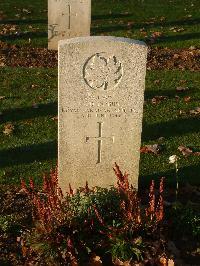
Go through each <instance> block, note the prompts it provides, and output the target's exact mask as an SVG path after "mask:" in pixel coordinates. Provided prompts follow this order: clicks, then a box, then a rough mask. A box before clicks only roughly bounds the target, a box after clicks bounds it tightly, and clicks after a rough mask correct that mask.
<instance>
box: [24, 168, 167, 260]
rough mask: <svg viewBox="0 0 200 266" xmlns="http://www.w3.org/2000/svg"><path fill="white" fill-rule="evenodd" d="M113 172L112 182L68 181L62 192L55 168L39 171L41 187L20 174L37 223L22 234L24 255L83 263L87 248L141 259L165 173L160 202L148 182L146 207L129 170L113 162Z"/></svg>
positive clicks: (156, 219) (156, 217) (158, 211)
mask: <svg viewBox="0 0 200 266" xmlns="http://www.w3.org/2000/svg"><path fill="white" fill-rule="evenodd" d="M114 172H115V175H116V177H117V186H116V187H111V188H110V189H105V188H98V187H95V188H89V186H88V183H87V182H86V185H85V187H83V188H79V189H78V190H76V192H75V191H74V190H73V188H72V187H71V186H70V185H69V193H67V194H66V195H63V193H62V191H61V189H60V188H59V186H58V174H57V169H55V170H54V171H51V173H50V175H49V176H46V175H45V176H43V186H42V191H39V190H37V189H36V187H35V185H34V182H33V180H32V179H30V183H29V187H27V186H26V184H25V182H24V181H23V180H22V182H21V184H22V189H23V191H24V192H25V193H26V194H27V195H28V197H29V198H30V200H31V202H32V208H33V218H34V221H35V228H33V230H32V231H31V232H30V233H29V234H27V235H26V236H25V243H26V245H27V247H29V248H28V249H27V252H26V254H25V257H26V260H29V261H30V259H32V257H33V254H37V256H38V257H40V259H42V260H45V261H46V262H47V263H54V261H55V260H57V261H60V263H64V264H66V263H69V265H70V263H71V264H72V263H78V262H80V263H85V261H86V260H87V258H88V257H89V256H90V254H94V253H99V254H103V253H104V254H106V253H109V252H110V253H111V254H112V256H113V258H115V257H117V258H120V259H122V260H126V259H130V258H134V259H136V260H137V261H140V260H141V259H142V258H143V256H145V255H144V254H145V252H144V250H145V249H147V248H148V247H147V245H146V244H144V243H145V241H144V238H145V234H146V235H147V231H148V233H152V232H153V231H154V232H155V230H157V229H158V228H159V226H158V225H159V224H160V223H161V222H162V220H163V198H162V193H163V179H162V180H161V184H160V198H159V200H158V204H157V205H156V204H155V188H154V182H152V184H151V187H150V193H149V206H148V207H147V208H146V209H145V211H144V208H141V203H140V200H139V198H138V195H137V191H136V189H134V188H133V186H132V185H130V184H129V181H128V174H126V173H125V174H122V172H121V170H120V168H119V166H118V165H117V164H115V167H114ZM146 225H148V229H150V230H147V226H146ZM152 228H154V230H153V231H151V230H152ZM74 265H75V264H74Z"/></svg>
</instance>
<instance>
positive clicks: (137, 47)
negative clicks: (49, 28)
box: [58, 37, 147, 191]
mask: <svg viewBox="0 0 200 266" xmlns="http://www.w3.org/2000/svg"><path fill="white" fill-rule="evenodd" d="M146 57H147V46H146V45H145V44H144V43H143V42H139V41H135V40H131V39H125V38H116V37H86V38H84V37H82V38H73V39H70V40H65V41H61V42H59V155H58V164H59V165H58V169H59V185H60V187H61V188H62V189H63V190H64V191H66V190H67V189H68V184H69V183H70V184H71V186H72V187H73V188H78V187H80V186H84V185H85V183H86V180H87V181H88V183H89V185H90V186H101V187H108V186H109V185H114V184H116V177H115V175H114V172H113V169H112V168H113V166H114V163H115V162H116V163H117V164H118V165H119V166H120V168H121V170H122V171H126V172H128V173H129V180H130V182H131V183H132V184H133V185H134V186H135V187H137V185H138V172H139V158H140V142H141V131H142V115H143V101H144V88H145V74H146Z"/></svg>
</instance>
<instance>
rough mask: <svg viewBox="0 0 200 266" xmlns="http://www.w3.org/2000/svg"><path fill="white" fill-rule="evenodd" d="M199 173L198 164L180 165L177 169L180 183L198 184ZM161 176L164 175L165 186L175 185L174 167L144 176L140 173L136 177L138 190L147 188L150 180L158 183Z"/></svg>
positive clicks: (199, 166)
mask: <svg viewBox="0 0 200 266" xmlns="http://www.w3.org/2000/svg"><path fill="white" fill-rule="evenodd" d="M199 173H200V164H198V165H190V166H186V167H181V168H180V169H179V179H180V180H179V182H180V184H184V183H190V184H193V185H200V179H199V177H200V175H199ZM161 177H165V184H166V185H167V186H173V187H175V184H176V180H175V169H171V170H169V171H166V172H158V173H155V174H149V175H145V176H142V175H140V176H139V179H138V188H139V190H141V189H144V188H149V185H150V183H151V180H155V182H156V184H157V185H158V184H159V182H160V179H161Z"/></svg>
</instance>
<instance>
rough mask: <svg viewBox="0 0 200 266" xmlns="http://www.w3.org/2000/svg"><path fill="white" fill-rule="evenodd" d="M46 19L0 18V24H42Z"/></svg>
mask: <svg viewBox="0 0 200 266" xmlns="http://www.w3.org/2000/svg"><path fill="white" fill-rule="evenodd" d="M47 22H48V20H47V19H7V20H0V24H15V25H21V24H22V25H23V24H28V25H30V24H43V23H47Z"/></svg>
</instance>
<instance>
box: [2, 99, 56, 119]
mask: <svg viewBox="0 0 200 266" xmlns="http://www.w3.org/2000/svg"><path fill="white" fill-rule="evenodd" d="M48 115H51V116H56V115H57V103H56V102H53V103H48V104H39V105H38V108H33V107H24V108H16V109H8V110H5V111H3V115H2V117H1V119H0V121H1V122H2V123H5V122H8V121H9V122H12V121H19V120H26V119H33V118H35V117H41V116H48Z"/></svg>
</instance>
